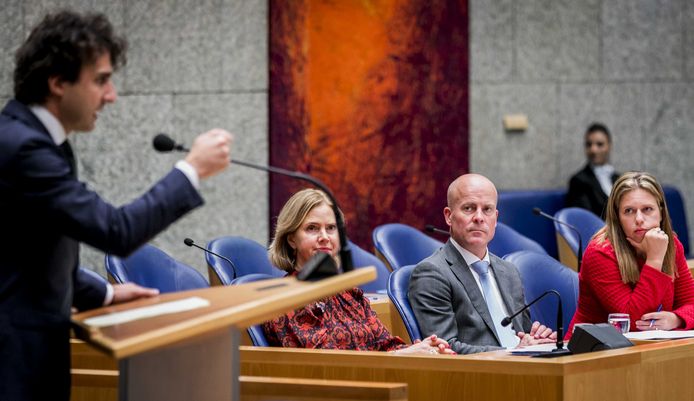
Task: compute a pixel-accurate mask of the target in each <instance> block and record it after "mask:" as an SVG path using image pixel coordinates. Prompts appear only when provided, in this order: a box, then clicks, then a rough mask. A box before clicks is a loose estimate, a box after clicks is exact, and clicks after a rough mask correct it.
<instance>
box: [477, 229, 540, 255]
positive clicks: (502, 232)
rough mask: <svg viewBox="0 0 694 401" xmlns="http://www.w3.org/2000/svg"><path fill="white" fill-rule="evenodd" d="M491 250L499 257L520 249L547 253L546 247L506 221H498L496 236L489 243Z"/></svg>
mask: <svg viewBox="0 0 694 401" xmlns="http://www.w3.org/2000/svg"><path fill="white" fill-rule="evenodd" d="M488 247H489V251H490V252H491V253H493V254H495V255H497V256H499V257H503V256H504V255H508V254H509V253H512V252H518V251H533V252H537V253H543V254H545V255H546V254H547V251H545V248H543V247H542V245H540V244H538V243H537V242H535V241H533V240H531V239H530V238H528V237H526V236H525V235H523V234H521V233H519V232H518V231H516V230H514V229H513V228H511V227H509V226H507V225H506V224H504V223H500V222H497V223H496V232H495V234H494V238H492V240H491V241H490V242H489V244H488Z"/></svg>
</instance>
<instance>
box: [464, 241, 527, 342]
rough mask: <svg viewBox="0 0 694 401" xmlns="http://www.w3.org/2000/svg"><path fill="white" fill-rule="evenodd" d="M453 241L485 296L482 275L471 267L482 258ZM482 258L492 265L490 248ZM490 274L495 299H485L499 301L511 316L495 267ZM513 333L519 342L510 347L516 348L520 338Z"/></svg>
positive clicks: (505, 312)
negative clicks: (498, 283)
mask: <svg viewBox="0 0 694 401" xmlns="http://www.w3.org/2000/svg"><path fill="white" fill-rule="evenodd" d="M451 243H452V244H453V246H454V247H455V249H457V250H458V252H460V254H461V255H462V256H463V259H465V263H467V268H468V269H469V270H470V273H472V277H474V278H475V281H476V282H477V287H479V289H480V292H481V293H482V297H484V290H483V289H482V284H480V276H479V274H477V272H476V271H475V269H473V268H471V267H470V266H472V264H473V263H475V262H477V261H479V260H480V258H478V257H477V256H475V255H474V254H473V253H472V252H469V251H468V250H466V249H465V248H463V247H462V246H461V245H460V244H458V243H457V242H455V240H454V239H453V238H451ZM481 260H483V261H485V262H487V263H489V265H490V266H491V262H490V260H489V250H487V251H486V252H485V253H484V257H483V258H482V259H481ZM489 275H490V276H491V278H492V279H493V280H490V282H491V283H492V292H493V293H494V298H495V299H493V300H486V299H485V301H487V302H497V304H498V305H499V306H500V307H501V310H502V311H504V314H506V316H509V312H508V309H507V308H506V304H504V301H503V299H502V298H501V292H499V286H498V285H497V284H496V276H494V270H493V269H489ZM508 329H509V330H511V331H513V328H511V326H509V327H508ZM513 334H514V337H515V338H516V339H517V340H518V342H517V343H516V344H514V346H513V347H509V348H514V347H515V346H517V345H518V344H519V343H520V338H518V336H517V335H516V333H515V331H514V332H513Z"/></svg>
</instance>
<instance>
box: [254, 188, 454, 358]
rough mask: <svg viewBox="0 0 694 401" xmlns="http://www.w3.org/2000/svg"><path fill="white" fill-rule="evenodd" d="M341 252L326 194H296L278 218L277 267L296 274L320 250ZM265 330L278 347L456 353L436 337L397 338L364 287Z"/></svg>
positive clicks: (272, 255)
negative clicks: (411, 340) (409, 340)
mask: <svg viewBox="0 0 694 401" xmlns="http://www.w3.org/2000/svg"><path fill="white" fill-rule="evenodd" d="M338 251H339V240H338V235H337V226H336V223H335V215H334V214H333V209H332V203H331V202H330V200H329V199H328V197H327V196H326V195H325V193H323V192H321V191H317V190H315V189H304V190H303V191H300V192H297V193H296V194H294V196H292V197H291V198H290V199H289V200H288V201H287V203H286V204H285V205H284V207H283V208H282V210H281V211H280V214H279V217H278V218H277V226H276V227H275V236H274V239H273V241H272V244H270V260H271V261H272V263H273V264H274V265H275V266H278V267H279V268H281V269H283V270H285V271H287V272H288V273H289V274H291V275H294V274H297V273H298V272H299V271H300V270H301V267H302V266H303V265H304V263H306V262H307V261H308V260H309V259H310V258H311V257H312V256H313V255H315V254H316V253H317V252H326V253H329V254H331V255H332V256H333V257H334V258H336V255H337V253H338ZM263 331H264V332H265V336H266V337H267V340H268V342H269V343H270V345H273V346H282V347H297V348H326V349H345V350H364V351H395V352H401V353H431V354H439V353H441V354H454V352H453V351H452V350H451V349H450V347H449V346H448V343H447V342H446V341H445V340H442V339H440V338H437V337H436V336H435V335H434V336H431V337H428V338H426V339H424V341H421V342H417V343H415V344H413V345H410V346H407V345H406V344H405V343H404V342H403V341H402V340H401V339H400V337H394V336H392V335H391V334H390V333H389V332H388V330H387V329H386V328H385V327H384V326H383V324H382V323H381V321H380V320H378V317H377V316H376V313H375V312H374V311H373V309H371V306H370V304H369V301H368V300H367V298H366V297H364V293H363V291H362V290H361V289H358V288H353V289H351V290H348V291H345V292H343V293H340V294H337V295H334V296H332V297H329V298H326V299H323V300H321V301H319V302H315V303H313V304H310V305H307V306H306V307H304V308H302V309H298V310H295V311H293V312H290V313H288V314H286V315H284V316H281V317H279V318H277V319H273V320H271V321H269V322H265V323H264V324H263Z"/></svg>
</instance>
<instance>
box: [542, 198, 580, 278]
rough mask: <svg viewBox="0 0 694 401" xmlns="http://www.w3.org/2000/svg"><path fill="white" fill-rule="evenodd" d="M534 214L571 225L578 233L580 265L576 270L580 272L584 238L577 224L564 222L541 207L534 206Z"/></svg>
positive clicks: (577, 256) (567, 225)
mask: <svg viewBox="0 0 694 401" xmlns="http://www.w3.org/2000/svg"><path fill="white" fill-rule="evenodd" d="M533 214H536V215H538V216H542V217H544V218H546V219H550V220H552V221H553V222H555V223H558V224H561V225H563V226H566V227H569V228H570V229H572V230H573V231H574V232H575V233H576V237H577V238H578V252H577V255H576V259H577V262H578V267H577V268H576V270H577V271H579V272H580V271H581V260H583V240H582V238H581V233H580V232H579V231H578V228H576V227H575V226H573V225H571V224H569V223H567V222H564V221H561V220H559V219H556V218H555V217H554V216H550V215H548V214H547V213H545V212H543V211H542V209H540V208H539V207H534V208H533Z"/></svg>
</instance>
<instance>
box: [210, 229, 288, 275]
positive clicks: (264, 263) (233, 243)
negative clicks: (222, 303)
mask: <svg viewBox="0 0 694 401" xmlns="http://www.w3.org/2000/svg"><path fill="white" fill-rule="evenodd" d="M207 249H209V250H211V251H212V252H215V253H218V254H220V255H222V256H226V257H227V258H229V259H230V260H231V261H232V262H233V263H234V266H235V267H236V277H241V276H245V275H247V274H252V273H262V274H269V275H271V276H274V277H282V276H284V272H283V271H282V270H280V269H278V268H276V267H275V266H273V265H272V263H270V259H269V258H268V254H267V248H265V247H264V246H262V245H260V244H259V243H257V242H255V241H253V240H251V239H248V238H244V237H236V236H227V237H219V238H215V239H213V240H212V241H210V243H209V244H207ZM205 260H206V261H207V267H208V269H209V272H210V273H209V274H210V282H211V284H212V285H220V284H221V285H229V284H230V283H231V281H232V280H233V278H234V274H233V272H232V269H231V266H229V262H227V261H226V260H224V259H221V258H218V257H216V256H214V255H212V254H210V253H207V252H206V253H205Z"/></svg>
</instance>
